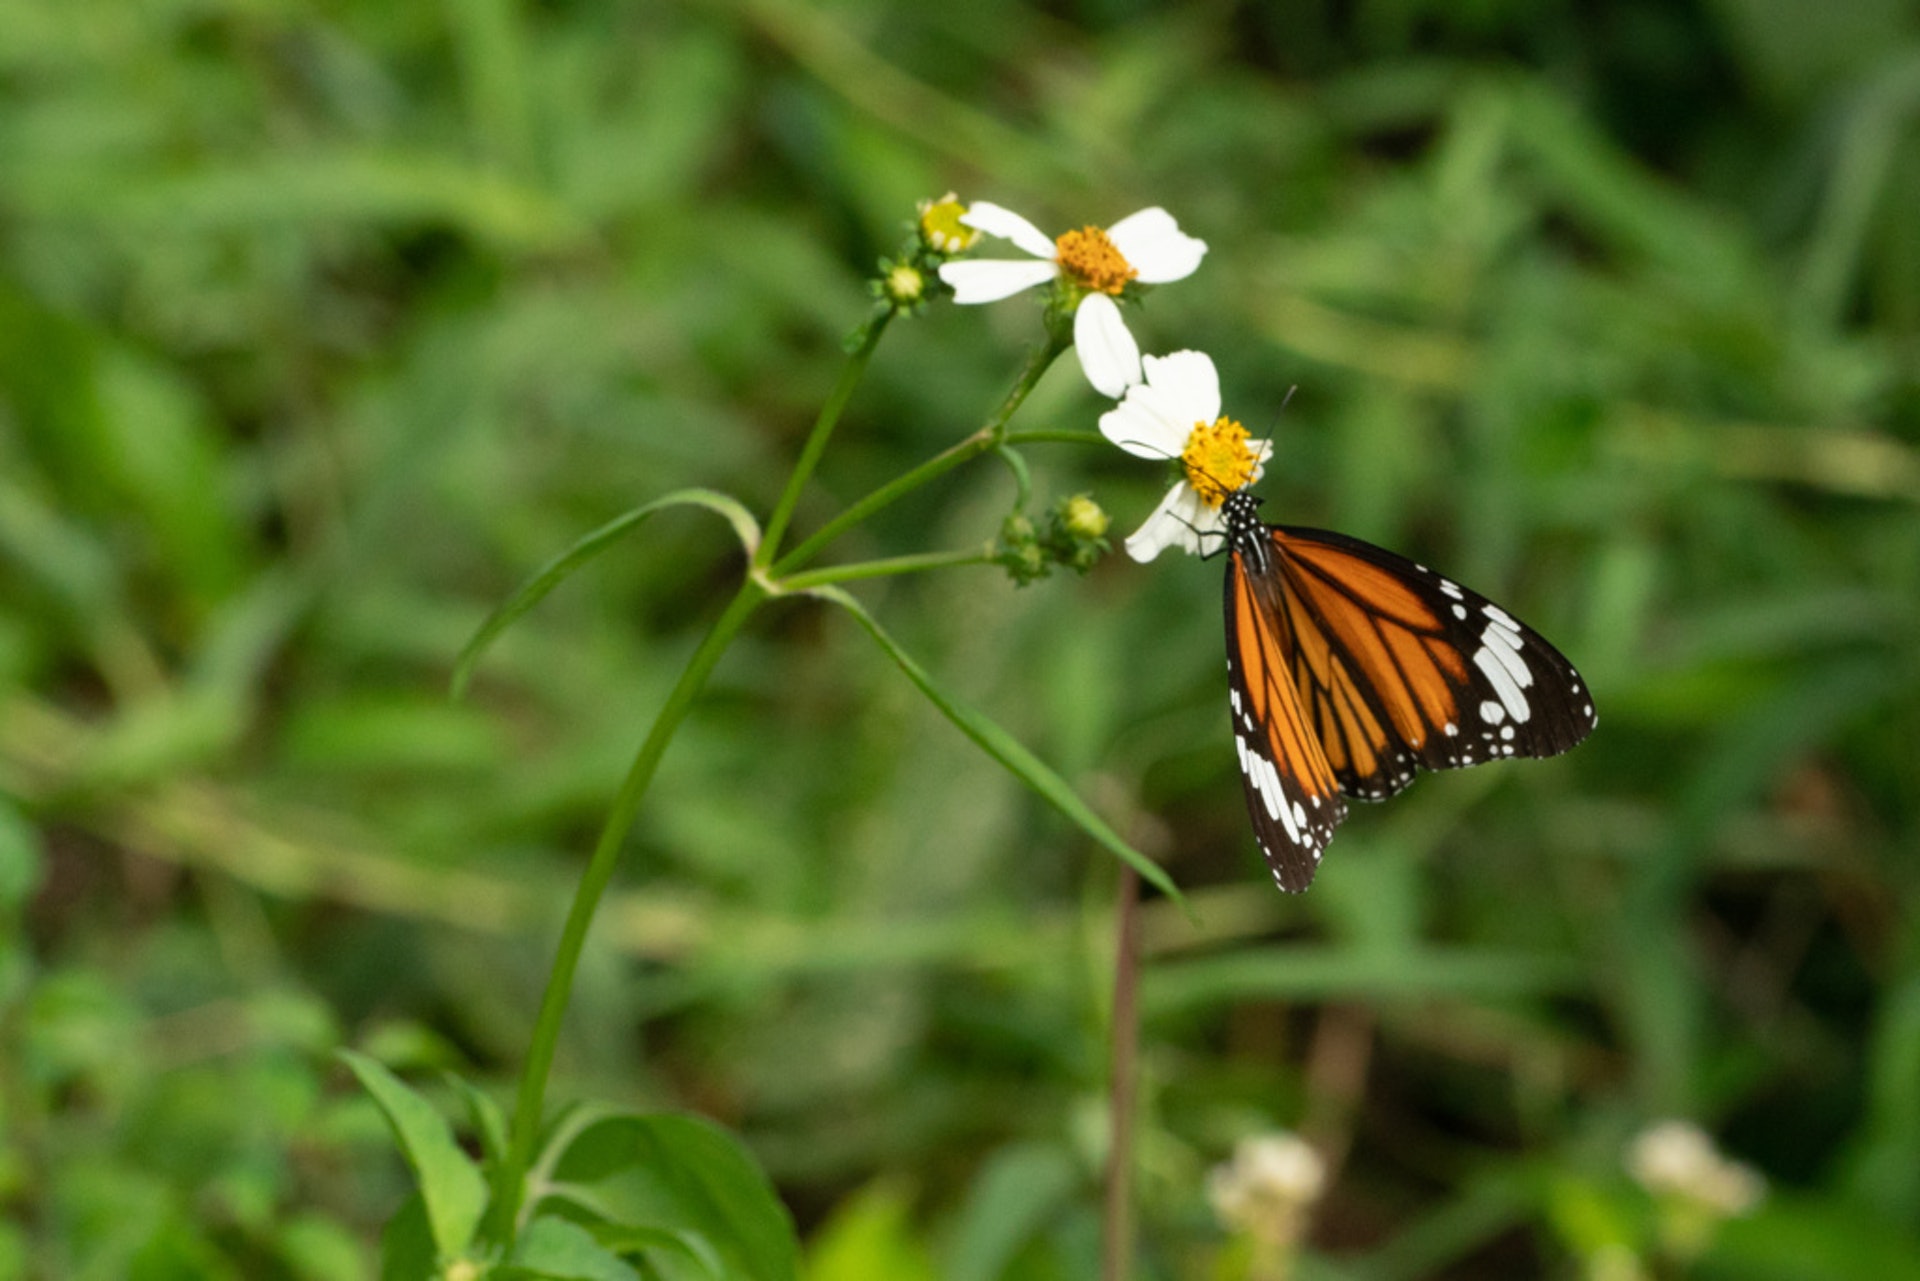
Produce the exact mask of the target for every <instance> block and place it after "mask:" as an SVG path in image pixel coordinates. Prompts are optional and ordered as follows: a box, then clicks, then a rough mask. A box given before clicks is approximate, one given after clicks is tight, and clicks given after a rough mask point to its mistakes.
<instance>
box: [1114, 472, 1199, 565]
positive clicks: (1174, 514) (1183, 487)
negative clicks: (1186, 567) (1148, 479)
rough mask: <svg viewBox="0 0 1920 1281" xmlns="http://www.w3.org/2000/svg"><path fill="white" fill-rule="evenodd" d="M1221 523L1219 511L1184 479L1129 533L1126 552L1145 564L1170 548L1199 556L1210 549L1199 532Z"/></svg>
mask: <svg viewBox="0 0 1920 1281" xmlns="http://www.w3.org/2000/svg"><path fill="white" fill-rule="evenodd" d="M1219 524H1220V513H1219V512H1218V511H1217V510H1215V509H1213V508H1211V507H1208V506H1207V505H1206V504H1205V503H1203V502H1201V501H1200V495H1198V494H1196V493H1194V492H1193V490H1192V489H1191V488H1190V487H1189V486H1188V485H1187V483H1186V482H1185V481H1181V482H1180V483H1179V484H1177V485H1175V486H1174V487H1173V488H1172V489H1169V490H1168V491H1167V496H1166V497H1165V498H1163V499H1161V500H1160V505H1159V506H1158V507H1156V508H1154V509H1153V515H1151V516H1149V517H1147V519H1146V521H1145V523H1143V524H1142V525H1141V526H1140V528H1139V529H1136V530H1134V531H1133V533H1132V534H1130V535H1128V536H1127V544H1126V546H1127V555H1129V556H1131V557H1133V558H1134V559H1135V560H1137V561H1139V562H1140V563H1142V564H1145V563H1146V562H1147V561H1150V560H1152V559H1153V558H1154V557H1155V556H1158V555H1159V554H1160V553H1161V552H1163V551H1165V550H1166V549H1167V548H1169V547H1178V548H1180V549H1181V550H1182V551H1186V552H1190V553H1192V554H1193V555H1196V556H1197V555H1200V554H1202V553H1203V552H1204V551H1206V550H1207V548H1206V547H1205V546H1204V545H1203V540H1202V539H1201V537H1200V533H1201V532H1207V531H1209V530H1210V528H1217V527H1218V526H1219ZM1196 531H1198V532H1196Z"/></svg>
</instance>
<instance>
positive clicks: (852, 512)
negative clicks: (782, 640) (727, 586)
mask: <svg viewBox="0 0 1920 1281" xmlns="http://www.w3.org/2000/svg"><path fill="white" fill-rule="evenodd" d="M1069 341H1071V340H1070V339H1068V338H1065V337H1058V336H1050V337H1049V338H1048V339H1047V341H1046V342H1045V343H1044V344H1042V345H1041V346H1040V347H1038V348H1036V349H1035V350H1034V353H1033V355H1032V356H1031V357H1029V358H1028V360H1027V367H1026V368H1025V369H1023V370H1021V372H1020V379H1019V381H1018V382H1016V383H1014V385H1013V390H1012V391H1010V392H1008V393H1007V397H1006V399H1005V400H1003V401H1001V402H1000V407H999V408H998V409H996V410H994V412H993V416H992V417H991V418H989V419H987V421H986V423H985V425H984V426H982V427H981V428H980V430H978V431H976V432H974V433H973V434H972V435H971V436H968V437H967V438H966V439H965V440H963V441H961V442H959V443H958V444H956V445H953V446H951V447H949V448H947V449H943V450H941V451H940V452H939V453H937V454H935V455H934V456H933V457H932V458H929V459H928V460H927V461H926V462H924V463H921V464H920V465H919V466H918V467H915V468H914V469H913V470H912V471H910V472H908V473H907V474H906V475H904V476H899V477H896V478H895V479H893V480H891V481H889V482H887V483H886V484H884V485H882V486H880V488H878V489H876V490H874V491H873V492H872V493H870V494H868V495H867V496H866V497H865V498H862V499H861V500H860V501H859V502H857V503H855V504H854V505H853V506H851V507H849V508H847V509H846V510H845V511H843V512H841V513H840V514H839V515H838V516H835V517H834V518H833V519H832V520H830V521H828V522H827V523H826V524H825V525H824V526H822V527H821V528H820V529H819V531H818V532H816V533H815V534H814V535H813V536H812V537H811V538H808V539H806V540H805V541H803V542H802V543H801V544H800V545H799V546H798V547H796V548H794V549H793V550H792V551H790V552H788V553H787V554H786V555H785V556H782V557H781V558H780V559H779V560H777V561H775V562H774V564H773V572H774V575H775V576H776V577H778V576H780V575H783V574H786V573H787V572H789V571H790V570H793V569H795V568H797V567H798V566H801V565H804V564H806V563H807V562H808V561H809V560H811V559H813V557H814V556H815V555H816V554H817V553H818V552H819V551H820V549H821V548H822V547H825V546H826V545H827V544H828V543H830V542H832V541H833V540H834V539H836V538H838V537H839V536H840V535H841V534H843V533H845V532H846V531H847V530H849V529H851V528H853V527H854V526H855V525H858V524H859V523H860V522H861V521H864V520H866V519H867V518H868V517H869V516H872V515H873V514H874V513H875V512H878V511H880V510H881V509H883V508H885V507H887V506H889V505H890V504H892V503H894V502H897V501H899V500H900V499H901V498H904V497H906V496H907V495H908V494H910V493H912V492H913V491H914V490H916V489H919V488H920V487H921V486H922V485H925V484H927V483H928V482H930V481H934V480H938V479H939V478H940V477H942V476H944V475H946V474H947V473H948V472H950V471H952V470H953V469H954V468H955V467H958V466H959V465H960V464H961V463H964V462H967V461H968V460H969V459H973V458H978V457H979V456H980V455H981V454H984V453H986V452H988V451H989V450H992V449H995V448H997V447H998V446H999V445H1000V443H1001V441H1003V440H1004V439H1006V435H1007V420H1008V419H1009V418H1012V417H1013V411H1014V410H1016V409H1018V408H1019V407H1020V404H1021V402H1022V401H1024V400H1026V398H1027V396H1028V395H1029V394H1031V393H1032V391H1033V389H1034V387H1035V385H1036V384H1038V383H1039V381H1040V376H1041V375H1042V374H1044V373H1046V372H1047V367H1048V366H1049V365H1051V364H1053V362H1054V360H1055V358H1057V357H1058V356H1059V355H1060V353H1061V352H1063V351H1065V350H1066V349H1067V343H1068V342H1069ZM769 532H771V531H769ZM768 541H769V543H770V542H771V541H772V540H771V538H769V540H768Z"/></svg>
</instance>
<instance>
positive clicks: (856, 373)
mask: <svg viewBox="0 0 1920 1281" xmlns="http://www.w3.org/2000/svg"><path fill="white" fill-rule="evenodd" d="M892 319H893V313H892V312H891V311H885V312H881V313H880V314H879V315H878V316H875V317H874V318H873V320H872V322H871V323H869V324H868V325H867V327H866V330H865V333H864V335H863V336H862V339H861V343H860V346H859V347H858V348H857V349H855V351H854V352H853V354H852V355H850V356H848V357H847V363H846V365H845V367H843V368H842V369H841V370H840V378H839V381H837V382H835V383H834V385H833V391H832V392H831V393H830V394H829V395H828V396H827V403H826V404H824V405H822V406H820V416H819V417H818V418H816V419H814V420H813V431H812V433H811V434H810V435H808V437H807V443H806V444H805V445H804V446H802V447H801V449H800V459H799V461H798V462H796V463H794V465H793V474H792V475H791V476H789V477H787V487H786V488H785V489H784V490H782V491H781V493H780V501H779V502H777V503H775V504H774V507H773V514H772V515H771V516H769V517H767V532H766V534H765V535H764V536H763V537H762V538H761V540H760V550H759V551H758V552H756V553H755V554H754V558H753V563H754V564H755V565H756V566H757V567H759V568H762V569H764V568H766V567H767V566H768V565H770V564H772V563H773V558H774V556H776V555H777V554H778V553H779V551H780V540H781V539H782V538H783V537H785V536H786V532H787V526H788V524H790V523H791V522H792V520H793V512H794V509H795V508H796V507H798V506H799V505H800V491H801V490H803V489H805V488H806V485H807V480H808V478H810V477H811V476H812V475H813V469H814V468H815V467H817V466H818V465H819V463H820V456H821V455H822V454H824V453H825V452H826V450H827V441H828V440H829V439H831V438H832V436H833V429H834V427H835V426H836V425H838V424H839V422H840V414H841V412H842V411H843V410H845V409H846V407H847V401H848V400H850V399H852V397H853V389H854V388H855V387H857V386H859V385H860V378H861V375H863V374H865V373H866V372H867V362H868V361H869V360H871V359H872V358H873V349H874V348H875V347H878V346H879V345H880V336H881V335H882V334H884V333H886V332H887V322H888V321H890V320H892Z"/></svg>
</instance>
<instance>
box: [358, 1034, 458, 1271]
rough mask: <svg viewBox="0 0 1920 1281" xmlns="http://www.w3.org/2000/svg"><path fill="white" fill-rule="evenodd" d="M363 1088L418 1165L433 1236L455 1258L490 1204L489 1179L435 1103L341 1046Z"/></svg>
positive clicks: (442, 1251)
mask: <svg viewBox="0 0 1920 1281" xmlns="http://www.w3.org/2000/svg"><path fill="white" fill-rule="evenodd" d="M336 1053H338V1054H339V1056H340V1058H341V1059H342V1060H343V1061H344V1062H345V1063H346V1065H347V1066H348V1067H349V1068H351V1069H353V1074H354V1075H355V1076H357V1077H359V1078H360V1084H361V1086H362V1088H364V1089H365V1090H366V1092H367V1093H368V1094H371V1095H372V1096H373V1101H374V1102H375V1103H377V1104H378V1105H379V1107H380V1110H381V1111H382V1112H383V1113H385V1114H386V1118H387V1123H388V1124H390V1125H391V1126H393V1134H394V1138H395V1139H396V1140H398V1141H399V1144H400V1151H401V1152H402V1153H403V1154H404V1155H405V1156H406V1158H407V1164H408V1165H410V1166H412V1167H413V1174H414V1178H415V1179H417V1180H418V1181H419V1184H420V1197H421V1199H422V1201H424V1203H425V1206H426V1216H427V1222H428V1224H429V1226H430V1227H431V1229H432V1232H433V1242H434V1245H435V1247H436V1248H437V1250H438V1253H439V1255H440V1257H442V1258H455V1257H457V1256H458V1255H460V1254H461V1253H462V1252H463V1251H464V1250H466V1248H467V1246H468V1245H469V1244H470V1243H471V1242H472V1241H473V1233H474V1229H475V1228H476V1227H478V1226H479V1224H480V1212H481V1211H482V1210H483V1209H484V1208H485V1207H486V1201H487V1184H486V1180H485V1179H483V1178H481V1177H480V1171H479V1169H478V1168H477V1167H476V1166H475V1165H474V1163H473V1161H472V1160H471V1159H470V1158H469V1157H468V1156H467V1154H466V1153H465V1152H462V1151H461V1150H460V1145H459V1144H457V1143H455V1142H454V1141H453V1129H452V1127H451V1126H449V1125H448V1124H447V1122H446V1118H444V1117H442V1116H441V1115H440V1114H439V1113H438V1112H436V1111H434V1109H433V1105H432V1104H431V1103H428V1102H427V1101H426V1100H425V1099H424V1098H422V1097H420V1095H418V1094H416V1093H414V1091H413V1090H412V1089H411V1088H409V1087H408V1086H407V1085H406V1084H404V1083H403V1082H402V1081H401V1080H400V1078H399V1077H397V1076H395V1075H394V1074H393V1073H391V1072H389V1071H387V1069H386V1068H385V1067H384V1066H382V1065H381V1064H380V1062H379V1061H378V1060H376V1059H372V1058H369V1057H367V1056H366V1055H364V1054H359V1053H356V1052H355V1051H353V1050H348V1049H341V1050H338V1051H336Z"/></svg>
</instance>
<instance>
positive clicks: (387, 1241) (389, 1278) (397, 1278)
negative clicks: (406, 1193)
mask: <svg viewBox="0 0 1920 1281" xmlns="http://www.w3.org/2000/svg"><path fill="white" fill-rule="evenodd" d="M437 1253H438V1251H436V1250H435V1249H434V1245H433V1227H432V1225H431V1224H429V1223H428V1222H427V1206H426V1202H425V1201H423V1200H421V1198H420V1194H419V1193H418V1192H415V1193H414V1194H413V1195H412V1196H410V1197H408V1198H407V1200H406V1204H404V1205H402V1206H401V1207H400V1209H399V1211H398V1212H397V1213H396V1214H395V1215H394V1216H393V1217H392V1218H391V1219H389V1220H387V1226H386V1230H385V1231H383V1232H381V1234H380V1281H426V1278H429V1277H432V1276H434V1275H435V1274H436V1273H437V1272H438V1271H439V1261H438V1259H437V1258H436V1257H435V1256H436V1255H437Z"/></svg>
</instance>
